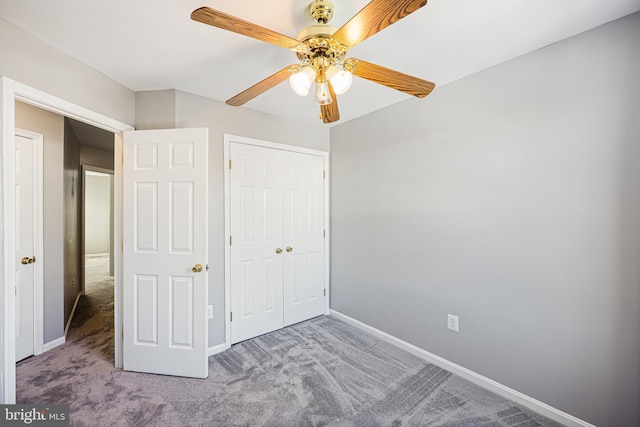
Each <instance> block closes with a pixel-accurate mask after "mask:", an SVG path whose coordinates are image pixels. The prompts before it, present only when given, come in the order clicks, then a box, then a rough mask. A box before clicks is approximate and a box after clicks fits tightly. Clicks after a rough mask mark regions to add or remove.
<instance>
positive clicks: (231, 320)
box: [229, 311, 233, 322]
mask: <svg viewBox="0 0 640 427" xmlns="http://www.w3.org/2000/svg"><path fill="white" fill-rule="evenodd" d="M229 314H230V315H231V318H230V320H229V321H230V322H233V311H232V312H230V313H229Z"/></svg>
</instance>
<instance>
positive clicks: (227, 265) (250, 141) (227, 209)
mask: <svg viewBox="0 0 640 427" xmlns="http://www.w3.org/2000/svg"><path fill="white" fill-rule="evenodd" d="M232 142H237V143H241V144H247V145H255V146H258V147H265V148H272V149H276V150H282V151H290V152H294V153H302V154H312V155H314V156H320V157H322V159H323V167H324V171H325V173H326V175H325V179H324V230H326V236H325V239H324V242H325V244H324V259H325V264H324V270H325V271H324V288H325V289H326V290H327V292H326V295H325V296H324V314H325V315H328V314H330V313H331V312H330V309H329V301H330V293H331V290H330V286H329V273H330V262H331V261H330V258H329V248H330V247H331V242H330V236H331V233H330V231H329V224H330V221H329V212H330V209H329V201H330V198H329V180H330V174H329V172H328V171H329V153H328V152H326V151H319V150H313V149H310V148H305V147H298V146H295V145H288V144H281V143H278V142H271V141H264V140H259V139H254V138H247V137H243V136H237V135H230V134H224V167H223V169H224V313H225V317H224V325H225V328H224V336H225V343H224V346H225V350H226V349H228V348H230V347H231V321H230V316H231V278H230V277H229V272H230V271H231V248H230V244H229V238H230V236H231V222H230V218H231V203H230V199H229V196H230V184H231V183H230V172H229V160H230V148H231V143H232Z"/></svg>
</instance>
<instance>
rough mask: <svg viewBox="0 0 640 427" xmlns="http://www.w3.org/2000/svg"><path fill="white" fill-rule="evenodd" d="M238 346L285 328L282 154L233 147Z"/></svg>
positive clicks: (234, 333) (234, 297) (233, 299)
mask: <svg viewBox="0 0 640 427" xmlns="http://www.w3.org/2000/svg"><path fill="white" fill-rule="evenodd" d="M230 155H231V158H232V159H233V160H232V165H233V166H232V168H231V188H230V192H231V211H232V212H233V214H232V216H231V219H230V221H231V224H230V225H231V236H232V242H231V257H232V260H233V262H232V263H231V271H230V275H231V277H232V281H233V285H232V286H231V305H232V309H231V312H232V313H233V319H232V322H231V328H232V337H233V338H232V341H233V342H234V343H236V342H239V341H244V340H246V339H248V338H252V337H255V336H257V335H261V334H264V333H266V332H269V331H273V330H275V329H278V328H281V327H282V307H283V293H282V278H283V258H284V254H283V253H284V250H283V249H282V239H283V224H282V208H283V207H282V193H283V191H282V190H283V189H282V177H283V170H282V168H283V156H282V152H280V151H278V150H271V149H268V148H263V147H255V146H251V145H246V144H232V145H231V147H230Z"/></svg>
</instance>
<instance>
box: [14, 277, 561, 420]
mask: <svg viewBox="0 0 640 427" xmlns="http://www.w3.org/2000/svg"><path fill="white" fill-rule="evenodd" d="M80 305H81V307H80V308H79V310H78V315H77V317H76V318H75V319H74V320H73V325H72V328H71V329H70V332H69V336H68V338H67V342H66V344H65V345H63V346H60V347H57V348H55V349H53V350H50V351H49V352H47V353H44V354H42V355H39V356H36V357H32V358H29V359H26V360H25V361H23V362H21V363H19V364H18V367H17V377H18V390H17V393H18V403H33V404H36V403H37V404H43V403H45V404H46V403H50V404H54V403H60V404H69V405H70V418H71V425H72V426H91V427H94V426H225V427H226V426H291V427H299V426H345V427H346V426H363V427H376V426H393V427H400V426H520V427H525V426H526V427H529V426H557V425H558V424H557V423H555V422H553V421H551V420H548V419H546V418H544V417H542V416H540V415H538V414H535V413H533V412H531V411H529V410H528V409H526V408H524V407H522V406H520V405H518V404H515V403H514V402H511V401H509V400H506V399H504V398H501V397H499V396H497V395H495V394H493V393H490V392H488V391H486V390H484V389H482V388H480V387H478V386H476V385H474V384H471V383H469V382H467V381H466V380H463V379H462V378H460V377H457V376H455V375H453V374H451V373H449V372H447V371H445V370H443V369H440V368H438V367H436V366H434V365H432V364H429V363H426V362H425V361H423V360H421V359H419V358H417V357H415V356H413V355H411V354H409V353H406V352H404V351H403V350H400V349H398V348H396V347H394V346H392V345H390V344H388V343H386V342H382V341H380V340H378V339H376V338H374V337H372V336H370V335H368V334H365V333H363V332H362V331H360V330H357V329H355V328H353V327H351V326H349V325H346V324H343V323H341V322H339V321H336V320H334V319H332V318H327V317H319V318H315V319H312V320H309V321H306V322H303V323H300V324H297V325H294V326H291V327H288V328H285V329H282V330H279V331H275V332H272V333H269V334H266V335H263V336H261V337H257V338H254V339H252V340H248V341H245V342H242V343H239V344H237V345H234V346H233V347H232V348H231V349H229V350H227V351H225V352H223V353H220V354H218V355H215V356H211V357H210V358H209V378H208V379H206V380H199V379H189V378H178V377H168V376H162V375H150V374H139V373H134V372H125V371H121V370H117V369H114V367H113V364H114V359H113V284H112V281H111V280H109V279H104V280H102V281H100V282H98V283H96V284H95V286H91V287H89V286H88V287H87V295H86V296H84V297H83V298H82V299H81V301H80Z"/></svg>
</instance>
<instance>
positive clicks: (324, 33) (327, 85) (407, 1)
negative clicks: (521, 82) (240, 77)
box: [191, 0, 435, 123]
mask: <svg viewBox="0 0 640 427" xmlns="http://www.w3.org/2000/svg"><path fill="white" fill-rule="evenodd" d="M426 4H427V0H372V1H371V2H370V3H369V4H367V5H366V6H365V7H364V8H363V9H362V10H361V11H360V12H358V13H357V14H355V15H354V16H353V17H352V18H351V19H350V20H349V21H348V22H347V23H346V24H344V25H343V26H342V27H341V28H339V29H337V28H335V27H332V26H330V25H328V22H329V21H330V20H331V18H332V17H333V10H334V8H333V4H332V3H331V2H329V1H328V0H314V1H313V2H312V3H311V4H310V6H309V16H310V17H311V19H312V20H313V21H314V22H315V24H313V25H310V26H308V27H306V28H304V29H303V30H302V31H300V33H298V35H297V37H296V38H295V39H294V38H291V37H288V36H285V35H283V34H280V33H278V32H276V31H272V30H269V29H267V28H264V27H261V26H259V25H256V24H253V23H251V22H248V21H244V20H242V19H240V18H237V17H235V16H231V15H228V14H226V13H224V12H221V11H218V10H215V9H212V8H210V7H201V8H199V9H196V10H194V11H193V13H192V14H191V19H193V20H194V21H198V22H202V23H204V24H208V25H212V26H214V27H218V28H222V29H223V30H227V31H232V32H234V33H238V34H242V35H245V36H248V37H253V38H255V39H258V40H262V41H265V42H267V43H272V44H274V45H276V46H281V47H284V48H286V49H289V50H291V51H293V52H295V53H296V55H297V57H298V60H299V61H300V62H299V63H298V64H293V65H288V66H286V67H284V68H283V69H282V70H280V71H278V72H276V73H275V74H272V75H271V76H269V77H267V78H266V79H264V80H262V81H261V82H259V83H257V84H255V85H253V86H251V87H250V88H249V89H246V90H244V91H243V92H240V93H239V94H237V95H236V96H234V97H233V98H230V99H228V100H227V101H226V103H227V104H229V105H232V106H240V105H243V104H245V103H246V102H248V101H250V100H252V99H253V98H255V97H256V96H258V95H260V94H262V93H264V92H266V91H267V90H269V89H271V88H273V87H274V86H276V85H278V84H279V83H282V82H283V81H285V80H287V79H289V83H290V84H291V88H292V89H293V90H294V92H296V93H297V94H298V95H301V96H305V95H307V94H308V93H309V89H310V88H311V85H312V84H313V83H314V82H315V85H316V86H315V101H316V103H317V104H319V105H320V118H321V119H322V121H323V122H324V123H332V122H335V121H337V120H340V112H339V111H338V102H337V95H340V94H342V93H344V92H346V91H347V89H348V88H349V86H350V85H351V79H352V76H353V75H355V76H358V77H362V78H364V79H367V80H370V81H372V82H375V83H379V84H382V85H385V86H388V87H390V88H393V89H396V90H399V91H402V92H405V93H407V94H409V95H413V96H416V97H418V98H424V97H425V96H427V95H428V94H429V93H431V91H432V90H433V88H434V87H435V84H433V83H431V82H428V81H426V80H422V79H419V78H417V77H412V76H409V75H407V74H403V73H400V72H398V71H394V70H390V69H388V68H384V67H382V66H380V65H375V64H372V63H370V62H365V61H363V60H361V59H356V58H347V57H346V56H347V52H348V50H349V49H350V48H352V47H354V46H355V45H357V44H358V43H360V42H362V41H363V40H366V39H367V38H369V37H371V36H372V35H374V34H376V33H377V32H379V31H381V30H383V29H384V28H386V27H388V26H389V25H391V24H394V23H395V22H397V21H399V20H400V19H402V18H404V17H405V16H407V15H409V14H410V13H412V12H415V11H416V10H418V9H420V8H421V7H422V6H424V5H426Z"/></svg>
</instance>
